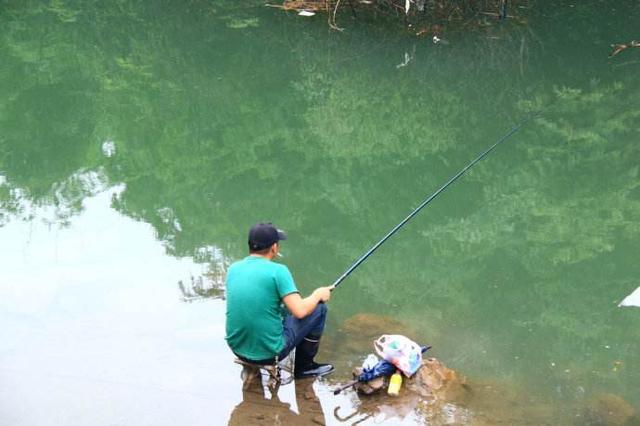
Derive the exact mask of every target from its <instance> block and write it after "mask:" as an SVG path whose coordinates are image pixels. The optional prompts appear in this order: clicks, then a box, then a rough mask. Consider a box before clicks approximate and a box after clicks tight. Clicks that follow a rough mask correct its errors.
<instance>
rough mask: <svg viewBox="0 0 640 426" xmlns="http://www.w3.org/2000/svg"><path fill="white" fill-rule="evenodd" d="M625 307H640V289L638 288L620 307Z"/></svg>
mask: <svg viewBox="0 0 640 426" xmlns="http://www.w3.org/2000/svg"><path fill="white" fill-rule="evenodd" d="M623 306H637V307H640V287H638V288H636V289H635V291H634V292H633V293H631V294H630V295H628V296H627V297H625V298H624V300H623V301H622V302H620V304H619V305H618V307H620V308H621V307H623Z"/></svg>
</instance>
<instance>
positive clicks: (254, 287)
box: [226, 256, 298, 360]
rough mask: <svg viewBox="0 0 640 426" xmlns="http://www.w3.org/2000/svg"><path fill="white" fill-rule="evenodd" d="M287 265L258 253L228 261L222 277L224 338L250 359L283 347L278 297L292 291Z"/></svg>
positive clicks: (273, 354) (293, 287)
mask: <svg viewBox="0 0 640 426" xmlns="http://www.w3.org/2000/svg"><path fill="white" fill-rule="evenodd" d="M297 291H298V289H297V288H296V285H295V282H294V281H293V277H292V276H291V272H290V271H289V269H288V268H287V267H286V266H285V265H282V264H280V263H276V262H272V261H270V260H269V259H265V258H263V257H259V256H248V257H246V258H244V259H243V260H241V261H239V262H236V263H234V264H233V265H231V267H230V268H229V270H228V271H227V278H226V298H227V314H226V340H227V344H228V345H229V347H230V348H231V350H232V351H233V352H235V353H236V354H237V355H240V356H242V357H244V358H247V359H251V360H263V359H269V358H273V357H275V356H276V355H277V354H278V353H280V351H281V350H282V348H283V347H284V335H283V326H282V319H283V318H282V309H281V303H282V298H283V297H285V296H286V295H288V294H291V293H296V292H297Z"/></svg>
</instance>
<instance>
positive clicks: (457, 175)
mask: <svg viewBox="0 0 640 426" xmlns="http://www.w3.org/2000/svg"><path fill="white" fill-rule="evenodd" d="M538 115H539V113H536V114H533V115H531V116H529V117H527V118H525V119H523V120H522V121H521V122H520V123H518V124H517V125H515V126H514V127H513V128H512V129H511V130H509V131H508V132H507V133H506V134H505V135H504V136H502V137H501V138H500V139H498V141H497V142H496V143H494V144H493V145H491V146H490V147H489V148H487V149H486V150H485V151H484V152H483V153H482V154H480V155H478V157H476V159H475V160H473V161H472V162H470V163H469V164H467V165H466V166H465V168H463V169H462V170H460V171H459V172H458V173H456V174H455V175H454V176H453V177H452V178H451V179H449V181H447V183H445V184H444V185H442V186H441V187H440V188H439V189H438V190H437V191H436V192H434V193H433V194H431V195H430V196H429V197H428V198H427V199H426V200H424V201H423V202H422V203H421V204H420V205H419V206H418V207H416V209H415V210H414V211H412V212H411V213H409V216H407V217H405V218H404V219H403V220H402V222H400V223H398V224H397V225H396V226H395V227H394V228H393V229H392V230H391V231H389V233H388V234H387V235H385V236H384V237H382V239H381V240H380V241H378V242H377V243H376V244H374V246H373V247H371V248H370V249H369V250H368V251H367V252H366V253H365V254H363V255H362V256H361V257H360V258H359V259H358V260H356V261H355V262H354V263H353V265H351V266H350V267H349V269H347V270H346V271H344V273H343V274H342V275H340V277H339V278H338V279H337V280H335V281H334V282H333V284H332V285H331V289H332V290H333V289H334V288H336V287H338V285H340V283H341V282H342V281H344V279H345V278H347V277H348V276H349V275H350V274H351V273H352V272H353V271H354V270H355V269H356V268H357V267H358V266H360V265H361V264H362V262H364V261H365V260H367V258H368V257H369V256H371V255H372V254H373V252H374V251H376V250H377V249H378V247H380V246H381V245H382V244H384V242H385V241H387V240H388V239H389V238H391V237H392V236H393V234H395V233H396V232H398V231H399V230H400V228H402V227H403V226H404V225H405V224H406V223H407V222H409V220H411V218H413V217H414V216H415V215H417V214H418V212H419V211H420V210H422V209H423V208H424V207H426V205H427V204H429V203H430V202H431V201H433V199H434V198H436V197H437V196H438V195H440V193H441V192H442V191H444V190H445V189H447V187H448V186H449V185H451V184H452V183H453V182H455V181H456V180H457V179H458V178H459V177H460V176H462V175H463V174H464V173H465V172H466V171H467V170H469V169H470V168H471V167H473V166H474V165H475V164H476V163H477V162H478V161H480V160H482V159H483V158H484V157H486V156H487V155H488V154H489V153H490V152H491V151H493V150H494V149H495V148H496V147H497V146H498V145H500V144H501V143H502V142H504V141H506V140H507V139H509V138H510V137H511V136H512V135H513V134H514V133H516V132H517V131H518V130H520V129H521V128H522V127H523V126H524V125H525V124H527V123H528V122H529V121H531V120H533V119H534V118H536V117H537V116H538Z"/></svg>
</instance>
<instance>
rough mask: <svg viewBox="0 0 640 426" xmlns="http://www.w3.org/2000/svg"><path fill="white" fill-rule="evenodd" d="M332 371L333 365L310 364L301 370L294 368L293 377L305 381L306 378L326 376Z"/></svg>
mask: <svg viewBox="0 0 640 426" xmlns="http://www.w3.org/2000/svg"><path fill="white" fill-rule="evenodd" d="M332 371H333V365H331V364H318V363H317V362H312V363H311V364H308V365H307V366H306V367H303V368H296V370H295V372H294V376H295V378H296V379H305V378H307V377H320V376H324V375H327V374H329V373H331V372H332Z"/></svg>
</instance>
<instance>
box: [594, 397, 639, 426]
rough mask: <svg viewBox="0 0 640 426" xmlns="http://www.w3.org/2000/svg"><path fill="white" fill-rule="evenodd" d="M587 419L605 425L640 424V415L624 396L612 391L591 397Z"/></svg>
mask: <svg viewBox="0 0 640 426" xmlns="http://www.w3.org/2000/svg"><path fill="white" fill-rule="evenodd" d="M585 421H586V422H587V423H589V424H598V425H603V426H605V425H606V426H608V425H612V426H613V425H638V424H640V416H639V415H638V413H637V412H636V410H635V409H634V408H633V407H632V406H631V404H629V403H628V402H627V401H625V400H624V399H623V398H622V397H620V396H618V395H614V394H612V393H601V394H598V395H596V396H594V397H593V398H592V399H591V401H590V403H589V406H588V408H587V410H586V413H585Z"/></svg>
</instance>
